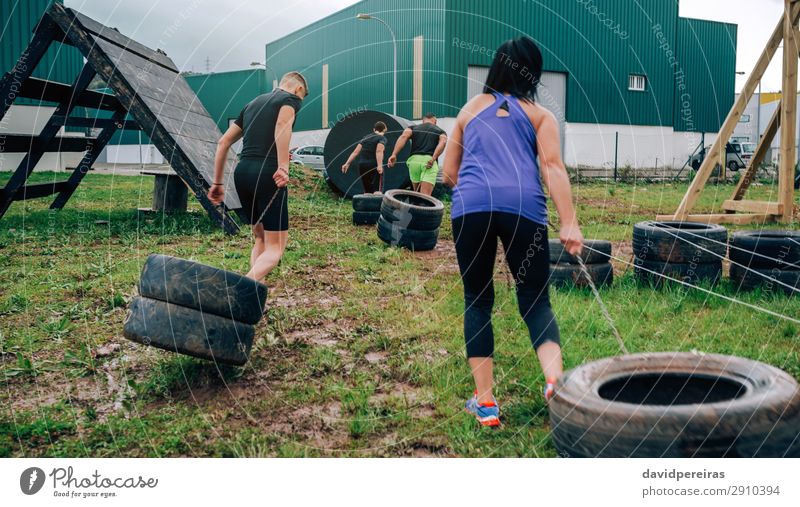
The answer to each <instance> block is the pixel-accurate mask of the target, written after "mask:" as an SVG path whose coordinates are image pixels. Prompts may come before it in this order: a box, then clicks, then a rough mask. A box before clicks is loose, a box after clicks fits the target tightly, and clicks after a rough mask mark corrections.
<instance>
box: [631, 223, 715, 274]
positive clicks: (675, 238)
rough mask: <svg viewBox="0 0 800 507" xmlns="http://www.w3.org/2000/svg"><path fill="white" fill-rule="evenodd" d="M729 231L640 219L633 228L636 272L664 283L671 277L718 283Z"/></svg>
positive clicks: (703, 225) (707, 226) (708, 225)
mask: <svg viewBox="0 0 800 507" xmlns="http://www.w3.org/2000/svg"><path fill="white" fill-rule="evenodd" d="M727 246H728V231H727V229H725V228H724V227H722V226H720V225H713V224H702V223H695V222H653V221H646V222H640V223H638V224H636V225H634V227H633V254H634V273H635V275H636V278H638V279H639V280H640V281H642V282H646V283H650V284H653V285H661V284H663V282H664V280H666V279H667V278H665V277H669V278H673V279H677V280H680V281H683V282H686V283H691V284H697V283H699V282H702V281H710V282H711V283H716V282H717V281H719V279H720V278H721V277H722V259H724V258H725V255H726V254H727Z"/></svg>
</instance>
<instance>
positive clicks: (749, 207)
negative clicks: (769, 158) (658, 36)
mask: <svg viewBox="0 0 800 507" xmlns="http://www.w3.org/2000/svg"><path fill="white" fill-rule="evenodd" d="M798 19H800V0H784V12H783V15H782V16H781V19H780V21H778V24H777V26H776V27H775V30H774V31H773V33H772V36H771V37H770V38H769V41H768V42H767V45H766V47H765V48H764V50H763V52H762V53H761V56H760V57H759V59H758V61H757V62H756V65H755V68H754V69H753V72H752V73H751V74H750V77H749V78H748V79H747V83H745V85H744V88H743V89H742V93H741V94H740V95H739V98H738V99H737V100H736V102H735V103H734V104H733V108H731V110H730V112H729V113H728V117H727V118H726V119H725V122H724V123H723V124H722V127H720V131H719V135H718V136H717V139H716V141H715V142H714V144H713V145H712V146H711V149H710V150H709V151H708V154H707V156H706V158H705V159H704V160H703V164H702V165H701V166H700V169H699V170H698V171H697V174H696V175H695V177H694V180H693V181H692V183H691V185H689V188H688V189H687V191H686V194H685V195H684V196H683V200H681V203H680V204H679V205H678V209H677V210H676V211H675V213H674V214H673V215H658V217H657V218H658V219H659V220H681V221H695V222H707V223H718V224H738V225H742V224H763V223H767V222H774V221H778V222H782V223H790V222H791V221H792V220H793V218H794V176H795V164H796V163H797V146H796V145H795V138H796V134H797V71H798V59H799V58H800V51H799V50H800V31H798ZM781 43H783V83H782V89H783V94H782V97H781V102H780V104H779V105H778V108H777V109H776V111H775V114H774V115H773V116H772V118H771V119H770V121H769V124H768V125H767V129H766V131H765V132H764V135H763V137H762V138H761V140H760V141H759V143H758V147H757V148H756V151H755V153H754V154H753V157H752V159H751V160H750V163H749V164H748V166H747V168H746V169H745V170H744V172H743V173H742V176H741V179H740V180H739V183H738V184H737V185H736V189H735V190H734V191H733V195H731V198H730V199H728V200H726V201H725V202H724V203H723V204H722V208H723V209H724V210H725V213H717V214H692V213H691V211H692V208H693V207H694V205H695V203H696V202H697V199H698V198H699V197H700V193H701V192H702V191H703V188H704V187H705V185H706V183H707V182H708V179H709V177H710V176H711V173H712V171H713V170H714V166H715V165H716V164H717V163H718V162H719V161H720V159H721V157H722V160H724V156H725V154H724V153H725V146H726V144H727V143H728V140H729V139H730V137H731V134H733V130H734V128H735V127H736V124H737V123H738V121H739V118H740V117H741V115H742V113H743V112H744V109H745V107H746V106H747V103H748V102H749V101H750V99H751V97H752V96H753V93H754V92H755V90H756V87H757V86H758V84H759V83H760V81H761V78H762V76H763V75H764V71H766V69H767V67H768V66H769V64H770V62H771V61H772V58H773V56H775V53H776V52H777V51H778V48H779V46H780V45H781ZM779 127H780V130H781V136H780V163H779V166H778V201H777V202H769V201H755V200H746V199H744V196H745V194H746V192H747V189H748V188H749V186H750V184H751V183H752V181H753V179H754V177H755V174H756V171H757V170H758V166H759V165H760V164H761V162H762V161H763V160H764V157H765V155H766V153H767V150H768V149H769V147H770V145H771V143H772V140H773V139H774V137H775V135H776V133H777V131H778V128H779ZM723 166H724V164H723ZM723 170H724V169H723Z"/></svg>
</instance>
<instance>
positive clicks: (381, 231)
mask: <svg viewBox="0 0 800 507" xmlns="http://www.w3.org/2000/svg"><path fill="white" fill-rule="evenodd" d="M378 237H379V238H380V239H381V240H383V241H384V242H385V243H387V244H389V245H392V246H399V247H403V248H408V249H409V250H414V251H416V252H422V251H425V250H433V248H434V247H435V246H436V242H437V241H438V240H439V229H435V230H432V231H417V230H414V229H406V228H405V227H400V226H399V225H397V224H396V223H394V224H393V223H391V222H388V221H387V220H386V219H385V218H384V217H383V216H380V217H379V218H378Z"/></svg>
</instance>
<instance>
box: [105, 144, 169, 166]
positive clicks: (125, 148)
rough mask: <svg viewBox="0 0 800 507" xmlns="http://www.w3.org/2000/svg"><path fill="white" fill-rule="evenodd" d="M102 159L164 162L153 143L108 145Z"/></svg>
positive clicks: (121, 162)
mask: <svg viewBox="0 0 800 507" xmlns="http://www.w3.org/2000/svg"><path fill="white" fill-rule="evenodd" d="M100 160H101V161H102V162H106V163H108V164H139V163H142V164H163V163H164V162H165V160H164V157H163V156H162V155H161V152H159V151H158V148H156V147H155V145H152V144H142V145H138V144H128V145H124V144H120V145H109V146H106V147H105V149H104V150H103V152H102V153H101V154H100Z"/></svg>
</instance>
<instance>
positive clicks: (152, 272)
mask: <svg viewBox="0 0 800 507" xmlns="http://www.w3.org/2000/svg"><path fill="white" fill-rule="evenodd" d="M266 301H267V286H266V285H264V284H261V283H258V282H256V281H254V280H251V279H249V278H247V277H244V276H242V275H239V274H237V273H232V272H230V271H224V270H221V269H217V268H213V267H211V266H205V265H203V264H198V263H196V262H192V261H188V260H184V259H178V258H176V257H170V256H168V255H158V254H153V255H150V257H148V258H147V261H146V262H145V264H144V268H143V269H142V276H141V279H140V281H139V296H138V297H136V298H135V299H134V300H133V302H132V303H131V305H130V307H129V310H128V316H127V317H126V319H125V324H124V329H123V334H124V335H125V338H127V339H129V340H131V341H134V342H138V343H142V344H144V345H151V346H153V347H158V348H161V349H164V350H169V351H172V352H179V353H181V354H187V355H190V356H194V357H198V358H201V359H208V360H211V361H215V362H217V363H223V364H230V365H235V366H241V365H243V364H245V363H246V362H247V359H248V357H249V355H250V349H251V348H252V346H253V335H254V325H255V324H257V323H258V321H259V320H261V317H262V315H263V314H264V308H265V306H266Z"/></svg>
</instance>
